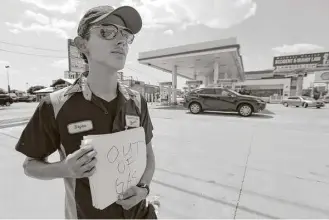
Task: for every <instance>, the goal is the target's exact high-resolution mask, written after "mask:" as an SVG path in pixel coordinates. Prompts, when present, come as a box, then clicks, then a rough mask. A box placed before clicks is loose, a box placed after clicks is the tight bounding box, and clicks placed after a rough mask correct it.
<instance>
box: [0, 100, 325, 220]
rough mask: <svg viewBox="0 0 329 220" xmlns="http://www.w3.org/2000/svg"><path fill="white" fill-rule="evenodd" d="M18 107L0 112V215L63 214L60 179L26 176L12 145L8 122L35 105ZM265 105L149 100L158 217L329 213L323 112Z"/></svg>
mask: <svg viewBox="0 0 329 220" xmlns="http://www.w3.org/2000/svg"><path fill="white" fill-rule="evenodd" d="M15 105H16V104H14V105H13V106H11V107H9V108H6V109H1V110H0V161H1V166H0V168H1V171H2V179H3V184H4V185H3V187H1V188H0V198H1V199H0V217H1V218H63V217H64V211H63V210H64V186H63V181H62V180H55V181H40V180H34V179H31V178H28V177H26V176H24V173H23V169H22V162H23V160H24V157H23V156H22V155H20V154H19V153H17V152H15V150H14V146H15V143H16V142H17V138H18V137H19V135H20V133H21V132H22V129H23V128H24V125H15V126H10V125H11V124H15V123H19V120H17V118H25V120H26V118H28V117H30V116H31V114H32V113H33V110H34V108H35V107H36V104H35V103H29V104H17V106H15ZM18 105H19V106H18ZM268 109H269V110H270V111H269V112H268V114H266V115H262V114H261V115H255V116H253V117H249V118H242V117H240V116H238V115H236V114H233V113H204V114H200V115H192V114H189V113H187V112H186V111H185V110H180V109H173V110H168V109H156V108H155V106H150V114H151V117H152V121H153V124H154V129H155V130H154V141H153V143H154V151H155V156H156V172H155V175H154V180H153V183H152V185H151V188H152V191H151V196H152V197H153V196H157V197H158V198H159V200H160V202H161V208H160V213H159V217H160V218H193V219H195V218H329V203H328V198H329V162H328V153H329V148H328V138H329V135H328V132H327V131H328V129H329V117H328V115H329V108H328V107H326V108H324V109H311V108H308V109H304V108H292V107H291V108H290V107H289V108H285V107H283V106H281V105H268ZM271 112H272V113H271ZM5 120H7V121H5ZM1 125H2V127H1ZM51 160H52V161H56V160H58V155H57V154H54V155H52V157H51Z"/></svg>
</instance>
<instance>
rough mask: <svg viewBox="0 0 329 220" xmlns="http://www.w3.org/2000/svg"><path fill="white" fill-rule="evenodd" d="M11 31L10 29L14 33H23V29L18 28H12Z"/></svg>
mask: <svg viewBox="0 0 329 220" xmlns="http://www.w3.org/2000/svg"><path fill="white" fill-rule="evenodd" d="M9 31H10V32H11V33H13V34H19V33H21V31H20V30H18V29H10V30H9Z"/></svg>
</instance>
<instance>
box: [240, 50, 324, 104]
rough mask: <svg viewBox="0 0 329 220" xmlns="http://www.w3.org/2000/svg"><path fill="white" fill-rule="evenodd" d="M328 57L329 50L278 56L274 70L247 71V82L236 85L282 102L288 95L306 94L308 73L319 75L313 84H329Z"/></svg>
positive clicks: (274, 62) (275, 59)
mask: <svg viewBox="0 0 329 220" xmlns="http://www.w3.org/2000/svg"><path fill="white" fill-rule="evenodd" d="M326 54H328V55H326ZM328 58H329V53H328V52H327V53H313V54H299V55H291V56H280V57H274V59H273V68H272V69H267V70H260V71H249V72H245V79H246V81H244V82H237V83H236V88H237V89H241V88H245V89H247V90H249V91H250V94H251V95H255V96H259V97H264V98H269V99H270V100H274V101H278V100H281V99H282V98H284V97H287V96H297V95H302V94H303V90H305V89H307V88H305V87H303V84H304V77H306V76H308V75H312V74H314V75H315V80H314V81H313V82H311V85H312V86H316V87H319V88H320V86H322V87H323V86H324V85H325V86H326V87H328V85H329V62H328ZM322 87H321V91H322V90H323V89H322Z"/></svg>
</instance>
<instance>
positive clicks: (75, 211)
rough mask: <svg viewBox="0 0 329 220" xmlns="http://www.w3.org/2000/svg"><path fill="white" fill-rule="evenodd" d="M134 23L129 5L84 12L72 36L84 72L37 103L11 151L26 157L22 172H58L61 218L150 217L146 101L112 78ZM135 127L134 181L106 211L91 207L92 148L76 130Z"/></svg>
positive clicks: (137, 23)
mask: <svg viewBox="0 0 329 220" xmlns="http://www.w3.org/2000/svg"><path fill="white" fill-rule="evenodd" d="M141 27H142V20H141V17H140V15H139V13H138V12H137V11H136V10H135V9H134V8H132V7H128V6H123V7H120V8H117V9H114V8H112V7H110V6H101V7H96V8H92V9H91V10H89V11H88V12H87V13H86V14H85V15H84V17H83V18H82V19H81V21H80V24H79V28H78V37H76V38H75V40H74V42H75V44H76V46H77V47H78V48H79V50H80V52H81V53H82V54H83V55H84V56H85V58H86V59H87V61H88V65H89V72H86V73H85V74H83V75H82V76H81V77H80V78H79V79H77V80H76V82H75V83H74V84H73V85H72V86H70V87H67V88H64V89H62V90H59V91H56V92H54V93H51V94H50V95H49V96H48V97H46V98H45V99H44V100H42V101H41V102H40V104H39V106H38V107H37V109H36V111H35V113H34V115H33V116H32V118H31V120H30V121H29V123H28V125H27V126H26V128H25V129H24V131H23V133H22V135H21V137H20V139H19V142H18V143H17V145H16V150H17V151H19V152H21V153H23V154H25V155H26V156H27V159H26V161H25V162H24V165H23V167H24V171H25V173H26V175H28V176H30V177H34V178H38V179H43V180H50V179H56V178H64V182H65V191H66V196H65V217H66V218H69V219H71V218H75V219H77V218H79V219H90V218H92V219H109V218H112V219H113V218H117V219H119V218H128V219H130V218H134V219H145V218H149V219H150V218H153V219H154V218H156V214H155V210H154V207H153V206H152V205H151V204H147V202H146V197H147V195H148V194H149V185H150V183H151V180H152V177H153V173H154V168H155V162H154V154H153V150H152V143H151V140H152V137H153V134H152V130H153V126H152V122H151V119H150V116H149V113H148V108H147V103H146V101H145V99H144V98H143V97H142V96H141V95H140V94H139V93H138V92H135V91H132V90H130V89H129V88H126V87H124V86H123V85H121V84H120V83H119V82H118V80H117V71H118V70H121V69H123V67H124V64H125V61H126V56H127V53H128V44H131V43H132V42H133V40H134V34H136V33H138V32H139V31H140V29H141ZM136 121H137V123H135V124H134V123H133V122H136ZM139 126H142V127H143V128H144V130H145V137H146V140H145V141H146V144H147V167H146V170H145V172H144V175H143V176H142V178H141V181H140V183H139V184H137V186H134V187H132V188H130V189H128V190H127V191H126V192H125V193H123V195H121V198H120V200H118V201H117V202H116V203H114V204H112V205H111V206H109V207H107V208H106V209H104V210H97V209H95V208H94V207H93V205H92V200H91V194H90V188H89V181H88V178H87V177H90V176H91V175H93V173H94V172H95V169H96V168H97V165H96V164H97V161H96V159H95V156H96V151H95V150H94V149H93V146H87V145H84V146H82V145H81V140H82V139H83V136H86V135H91V134H106V133H113V132H119V131H123V130H125V129H126V128H129V127H130V128H132V127H139ZM55 151H58V152H59V153H60V156H61V161H60V162H57V163H49V162H48V161H47V157H48V156H49V155H51V154H52V153H54V152H55ZM95 165H96V168H95Z"/></svg>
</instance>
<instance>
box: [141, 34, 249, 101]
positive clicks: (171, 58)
mask: <svg viewBox="0 0 329 220" xmlns="http://www.w3.org/2000/svg"><path fill="white" fill-rule="evenodd" d="M138 61H139V63H141V64H144V65H146V66H149V67H152V68H155V69H158V70H161V71H163V72H166V73H170V74H172V81H171V83H172V84H171V85H168V86H170V87H172V89H169V91H171V92H172V95H171V102H172V103H174V104H176V103H177V76H180V77H183V78H186V79H187V80H201V81H202V82H203V84H204V85H206V86H207V85H213V84H220V85H223V84H225V85H228V86H234V82H240V81H244V68H243V62H242V58H241V55H240V45H239V44H238V43H237V40H236V38H228V39H222V40H216V41H209V42H203V43H197V44H189V45H182V46H178V47H172V48H165V49H159V50H153V51H147V52H142V53H139V58H138ZM160 86H161V85H160ZM160 90H161V89H160Z"/></svg>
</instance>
